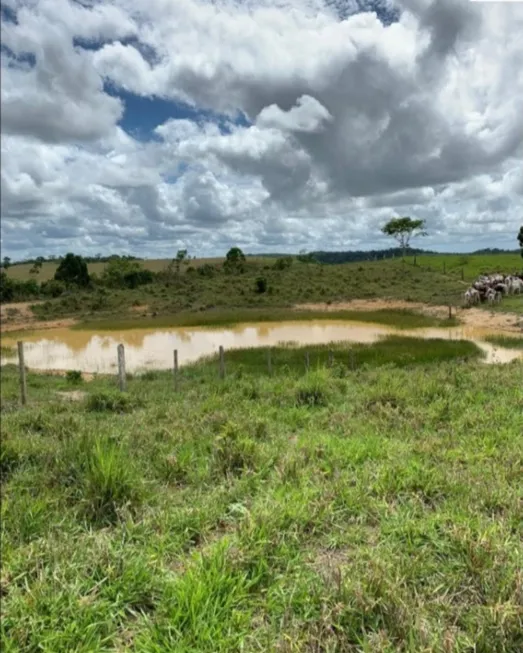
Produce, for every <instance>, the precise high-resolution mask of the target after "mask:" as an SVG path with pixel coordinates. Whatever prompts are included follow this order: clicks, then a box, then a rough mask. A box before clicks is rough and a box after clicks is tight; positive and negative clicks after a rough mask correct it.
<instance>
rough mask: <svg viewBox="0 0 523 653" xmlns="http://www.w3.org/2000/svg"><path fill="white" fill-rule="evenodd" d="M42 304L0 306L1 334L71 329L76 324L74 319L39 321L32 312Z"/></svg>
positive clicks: (21, 303) (24, 303) (28, 303)
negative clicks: (34, 307)
mask: <svg viewBox="0 0 523 653" xmlns="http://www.w3.org/2000/svg"><path fill="white" fill-rule="evenodd" d="M41 303H42V302H37V301H35V302H17V303H14V304H2V305H0V332H1V333H9V332H10V331H26V330H28V329H31V330H33V329H57V328H59V327H69V326H72V325H73V324H76V322H77V321H78V320H75V319H74V318H62V319H60V320H37V319H36V317H35V316H34V314H33V311H32V310H31V306H35V305H36V304H41Z"/></svg>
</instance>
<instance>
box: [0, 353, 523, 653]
mask: <svg viewBox="0 0 523 653" xmlns="http://www.w3.org/2000/svg"><path fill="white" fill-rule="evenodd" d="M448 344H450V345H452V346H454V347H457V348H458V349H459V347H460V343H447V345H448ZM447 345H445V346H447ZM465 345H467V347H473V345H470V343H465ZM398 346H399V345H398V344H397V343H396V344H395V345H394V347H393V348H392V349H387V351H388V355H391V353H393V350H395V349H394V348H396V350H397V348H398ZM380 347H382V348H383V344H382V345H380ZM367 350H368V351H371V350H372V348H367ZM404 350H405V348H404ZM409 350H410V352H411V356H412V358H411V360H410V363H409V362H408V361H404V362H406V367H398V366H397V363H398V361H399V359H397V358H394V357H393V358H392V359H390V358H389V359H388V365H385V366H383V363H386V362H387V359H386V358H383V356H382V353H383V350H382V352H381V354H380V353H379V352H378V353H377V355H376V357H373V356H370V357H368V358H367V361H366V363H367V365H366V366H365V367H361V368H360V367H358V368H357V369H356V371H355V372H351V371H350V369H349V370H347V368H346V367H344V366H342V365H339V364H338V363H337V362H335V365H334V366H333V367H332V368H331V369H325V368H323V367H322V363H320V364H319V365H320V366H319V367H318V368H317V369H316V365H317V364H318V363H317V357H318V355H319V354H320V353H321V350H317V351H316V350H312V351H311V354H312V355H311V363H312V366H313V368H314V369H313V371H311V372H310V373H309V374H308V375H304V373H303V367H302V361H303V354H302V353H299V352H298V353H297V355H296V357H295V358H293V357H292V356H290V357H288V358H287V359H286V362H285V365H276V366H275V368H274V373H273V376H272V377H269V376H268V375H267V374H266V373H262V372H261V370H260V366H259V364H258V362H257V361H258V358H257V357H258V354H257V353H256V352H255V351H253V352H250V353H247V354H246V353H245V352H243V353H242V355H241V361H243V362H241V361H240V359H238V361H236V362H235V361H234V360H233V358H232V354H231V358H230V359H228V360H229V362H228V366H227V377H226V379H225V380H224V381H219V380H218V379H217V365H216V361H215V360H211V361H209V362H202V363H200V364H198V365H196V366H194V367H191V368H188V369H184V370H182V378H181V383H180V387H179V391H178V392H177V393H175V392H174V391H173V387H172V377H171V376H170V375H169V374H168V373H147V374H145V375H144V376H143V377H135V378H133V379H131V380H130V381H129V384H128V387H129V389H128V392H127V393H125V394H122V393H117V392H116V390H115V387H114V386H115V382H114V380H113V379H103V378H100V379H96V380H94V381H92V382H90V383H84V384H81V385H71V384H69V383H68V382H67V381H66V380H65V379H62V378H58V377H51V376H49V377H46V376H43V375H33V374H29V384H28V385H29V397H30V404H29V405H28V406H27V407H26V408H24V409H21V408H20V407H19V406H18V404H17V396H18V386H17V384H18V379H17V372H16V369H14V368H7V369H4V370H3V371H2V384H1V393H2V402H1V410H2V415H1V416H2V436H3V441H2V450H1V453H2V456H1V481H2V572H1V587H0V591H1V595H2V620H1V628H2V647H3V650H4V651H6V652H14V651H33V650H37V649H38V650H43V651H52V652H53V653H62V652H64V653H65V652H69V651H77V652H79V653H91V652H92V651H124V650H128V651H144V652H151V653H152V652H158V653H159V652H160V651H177V652H179V653H189V652H191V653H192V652H196V651H198V652H199V653H200V652H201V653H205V652H208V653H222V652H223V653H231V652H232V653H234V652H239V651H242V652H243V653H255V652H259V651H287V652H298V651H337V652H338V651H340V652H352V651H354V652H355V651H383V652H387V653H393V652H397V651H404V652H408V653H419V652H420V651H427V652H437V651H438V652H439V651H456V652H465V651H470V650H473V649H475V650H477V651H489V652H491V651H492V652H499V653H501V652H502V651H503V652H506V653H516V652H517V651H521V650H522V646H523V635H522V633H523V628H522V626H523V623H522V613H521V604H522V599H523V597H522V593H521V592H522V587H521V569H522V568H523V554H522V549H521V538H522V536H523V524H522V520H521V501H520V500H521V492H522V491H523V480H522V477H521V461H522V460H523V440H522V438H521V433H522V431H523V415H522V412H521V410H519V409H518V407H521V406H523V388H522V385H521V364H514V365H509V366H499V367H497V366H484V365H480V364H478V363H474V362H469V363H463V362H462V363H459V364H458V363H457V362H456V361H454V362H452V361H451V362H442V363H438V364H435V363H429V362H428V360H427V359H422V358H419V359H417V358H416V357H417V352H418V349H417V348H416V347H414V346H413V347H409ZM376 351H377V350H376ZM418 353H419V354H420V355H421V354H422V353H423V352H422V350H421V349H420V350H419V352H418ZM454 353H455V354H458V355H462V354H463V352H459V351H456V352H454ZM471 353H473V352H469V354H471ZM424 355H425V354H424ZM238 356H240V354H238ZM339 357H340V358H343V360H345V358H346V356H342V352H339ZM336 358H338V353H337V354H336ZM277 360H279V359H277ZM249 361H250V363H249ZM376 365H378V367H376ZM391 365H392V366H391ZM59 393H65V394H59ZM493 425H495V428H494V429H493Z"/></svg>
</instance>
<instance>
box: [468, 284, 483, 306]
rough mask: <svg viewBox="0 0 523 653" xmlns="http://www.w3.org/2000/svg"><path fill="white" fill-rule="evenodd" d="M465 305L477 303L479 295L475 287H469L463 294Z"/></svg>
mask: <svg viewBox="0 0 523 653" xmlns="http://www.w3.org/2000/svg"><path fill="white" fill-rule="evenodd" d="M464 299H465V306H474V305H475V304H479V302H480V299H481V296H480V294H479V292H478V291H477V290H476V289H475V288H469V289H468V290H467V291H465V295H464Z"/></svg>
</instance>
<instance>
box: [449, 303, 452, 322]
mask: <svg viewBox="0 0 523 653" xmlns="http://www.w3.org/2000/svg"><path fill="white" fill-rule="evenodd" d="M451 319H452V306H451V304H449V320H451Z"/></svg>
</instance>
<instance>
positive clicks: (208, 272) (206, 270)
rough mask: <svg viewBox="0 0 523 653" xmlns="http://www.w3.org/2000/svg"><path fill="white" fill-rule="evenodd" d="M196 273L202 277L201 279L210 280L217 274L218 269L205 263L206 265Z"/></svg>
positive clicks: (201, 266)
mask: <svg viewBox="0 0 523 653" xmlns="http://www.w3.org/2000/svg"><path fill="white" fill-rule="evenodd" d="M196 272H197V273H198V274H199V275H200V277H207V278H209V279H210V278H211V277H214V275H215V274H216V268H215V267H214V266H213V265H210V264H209V263H204V265H200V266H199V267H197V268H196Z"/></svg>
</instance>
